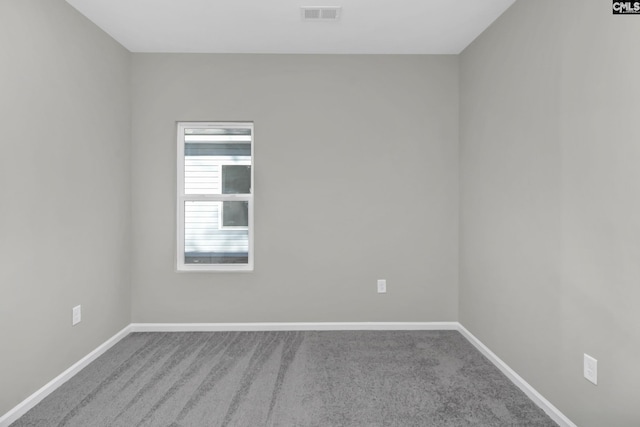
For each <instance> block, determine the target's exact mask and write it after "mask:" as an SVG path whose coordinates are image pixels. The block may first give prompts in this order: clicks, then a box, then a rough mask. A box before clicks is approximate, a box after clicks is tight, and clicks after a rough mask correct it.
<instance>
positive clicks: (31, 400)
mask: <svg viewBox="0 0 640 427" xmlns="http://www.w3.org/2000/svg"><path fill="white" fill-rule="evenodd" d="M130 332H131V325H127V326H125V327H124V328H123V329H122V330H121V331H120V332H118V333H117V334H115V335H114V336H112V337H111V338H109V339H108V340H107V341H105V342H104V343H102V344H101V345H100V346H98V347H97V348H96V349H95V350H93V351H92V352H91V353H89V354H87V355H86V356H85V357H83V358H82V359H80V360H79V361H77V362H76V363H74V364H73V365H71V367H69V369H67V370H66V371H64V372H63V373H61V374H60V375H58V376H57V377H55V378H54V379H52V380H51V381H49V382H48V383H47V384H45V385H44V386H43V387H41V388H40V389H39V390H38V391H36V392H35V393H33V394H32V395H31V396H29V397H27V398H26V399H25V400H23V401H22V402H20V403H19V404H18V405H17V406H15V407H14V408H13V409H11V410H10V411H9V412H7V413H6V414H4V415H3V416H2V417H0V427H8V426H9V425H10V424H11V423H13V422H15V421H16V420H17V419H18V418H20V417H21V416H23V415H24V414H26V413H27V412H28V411H29V410H30V409H31V408H33V407H34V406H36V405H37V404H38V403H40V402H41V401H42V399H44V398H45V397H47V396H48V395H50V394H51V393H52V392H53V391H55V390H56V389H57V388H58V387H60V386H61V385H62V384H64V383H65V382H67V381H68V380H69V379H71V378H72V377H73V376H74V375H76V374H77V373H78V372H80V371H81V370H82V369H83V368H84V367H86V366H87V365H88V364H89V363H91V362H93V361H94V360H96V359H97V358H98V357H100V356H101V355H102V354H103V353H104V352H106V351H107V350H109V349H110V348H111V347H113V346H114V345H115V344H116V343H117V342H118V341H120V340H121V339H122V338H124V337H126V336H127V335H129V333H130Z"/></svg>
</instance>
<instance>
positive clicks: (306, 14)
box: [300, 6, 342, 21]
mask: <svg viewBox="0 0 640 427" xmlns="http://www.w3.org/2000/svg"><path fill="white" fill-rule="evenodd" d="M341 10H342V8H341V7H339V6H322V7H311V6H305V7H301V8H300V11H301V12H302V20H303V21H337V20H339V19H340V12H341Z"/></svg>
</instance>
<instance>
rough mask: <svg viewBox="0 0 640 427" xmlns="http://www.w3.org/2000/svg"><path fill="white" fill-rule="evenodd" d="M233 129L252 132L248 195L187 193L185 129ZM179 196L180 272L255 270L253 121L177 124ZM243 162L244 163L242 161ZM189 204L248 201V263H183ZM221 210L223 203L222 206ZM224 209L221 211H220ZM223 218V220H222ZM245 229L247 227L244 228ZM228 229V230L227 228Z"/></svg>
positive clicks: (178, 243)
mask: <svg viewBox="0 0 640 427" xmlns="http://www.w3.org/2000/svg"><path fill="white" fill-rule="evenodd" d="M222 127H232V128H236V129H250V130H251V162H250V163H249V164H250V165H251V189H250V191H249V194H185V191H184V190H185V183H184V163H185V156H184V148H185V142H184V135H185V129H191V128H203V129H205V128H214V129H215V128H222ZM177 128H178V130H177V132H178V135H177V142H178V143H177V146H178V154H177V181H176V182H177V197H176V205H177V206H176V212H177V213H176V219H177V220H176V230H177V233H176V235H177V240H176V243H177V244H176V246H177V250H176V253H177V264H176V270H177V271H202V272H230V271H240V272H242V271H244V272H247V271H253V258H254V250H253V247H254V245H253V236H254V229H253V189H254V171H253V169H254V158H255V156H254V150H253V143H254V141H255V131H254V126H253V122H178V123H177ZM243 163H244V162H243ZM188 201H213V202H226V201H246V202H248V203H249V207H248V209H249V227H248V238H249V245H248V247H249V249H248V250H249V253H248V258H249V259H248V262H247V264H187V263H185V262H184V255H185V254H184V237H185V232H184V228H185V215H184V204H185V202H188ZM221 207H222V203H221ZM221 211H222V209H221V210H220V212H221ZM221 218H222V217H221ZM245 228H246V227H245ZM225 229H227V227H225Z"/></svg>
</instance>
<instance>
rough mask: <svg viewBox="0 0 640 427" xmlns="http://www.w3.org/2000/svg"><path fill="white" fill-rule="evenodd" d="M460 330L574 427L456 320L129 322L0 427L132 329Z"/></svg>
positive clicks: (568, 426)
mask: <svg viewBox="0 0 640 427" xmlns="http://www.w3.org/2000/svg"><path fill="white" fill-rule="evenodd" d="M435 330H455V331H459V332H460V333H461V334H462V336H464V337H465V338H466V339H467V340H468V341H469V342H470V343H471V344H472V345H473V346H475V347H476V348H477V349H478V350H479V351H480V352H481V353H482V354H483V355H484V356H485V357H487V358H488V359H489V360H490V361H491V362H492V363H493V364H494V365H495V366H496V367H497V368H498V369H500V371H502V373H503V374H505V375H506V376H507V378H509V380H511V382H513V383H514V384H515V385H516V386H517V387H518V388H520V389H521V390H522V391H523V392H524V393H525V394H526V395H527V396H528V397H529V398H530V399H531V400H532V401H533V402H534V403H535V404H536V405H538V406H539V407H540V408H542V409H543V410H544V411H545V412H546V413H547V415H549V417H551V419H553V420H554V421H555V422H556V423H558V425H560V427H577V426H576V425H575V424H574V423H573V422H571V420H570V419H569V418H567V417H566V416H565V415H564V414H563V413H562V412H560V410H558V408H556V407H555V406H553V405H552V404H551V402H549V401H548V400H547V399H545V398H544V397H543V396H542V395H541V394H540V393H538V392H537V391H536V390H535V389H534V388H533V387H532V386H531V385H530V384H529V383H527V382H526V381H525V380H524V379H523V378H522V377H521V376H520V375H518V374H517V373H516V372H515V371H514V370H513V369H511V368H510V367H509V366H508V365H507V364H506V363H504V362H503V361H502V359H500V358H499V357H498V356H496V355H495V353H493V352H492V351H491V350H489V348H488V347H487V346H485V345H484V344H483V343H482V342H481V341H480V340H479V339H478V338H476V337H475V336H474V335H473V334H472V333H471V332H469V331H468V330H467V329H466V328H465V327H464V326H462V325H461V324H460V323H458V322H318V323H131V324H130V325H128V326H127V327H125V328H124V329H122V330H121V331H120V332H118V333H117V334H115V335H114V336H113V337H111V338H109V339H108V340H107V341H106V342H105V343H104V344H102V345H100V346H99V347H98V348H96V349H95V350H93V351H92V352H91V353H89V354H88V355H86V356H85V357H83V358H82V359H81V360H79V361H78V362H77V363H75V364H74V365H73V366H71V367H70V368H69V369H67V370H66V371H64V372H63V373H61V374H60V375H58V376H57V377H56V378H54V379H53V380H51V381H50V382H49V383H48V384H46V385H45V386H43V387H42V388H41V389H40V390H38V391H36V392H35V393H33V394H32V395H31V396H29V397H28V398H26V399H25V400H24V401H22V403H20V404H18V406H16V407H15V408H13V409H12V410H10V411H9V412H7V413H6V414H4V415H3V416H2V417H0V427H8V426H9V425H10V424H11V423H12V422H14V421H16V420H17V419H18V418H20V417H21V416H22V415H24V414H25V413H26V412H27V411H28V410H29V409H31V408H33V407H34V406H35V405H37V404H38V403H39V402H40V401H41V400H42V399H44V398H45V397H47V396H48V395H49V394H51V393H52V392H53V391H54V390H55V389H57V388H58V387H60V386H61V385H62V384H64V383H65V382H66V381H68V380H69V379H70V378H71V377H73V376H74V375H75V374H77V373H78V372H79V371H80V370H81V369H82V368H84V367H85V366H87V365H88V364H89V363H91V362H92V361H94V360H95V359H97V358H98V357H99V356H100V355H102V354H103V353H104V352H105V351H107V350H108V349H109V348H111V347H112V346H113V345H115V344H116V343H117V342H118V341H120V340H121V339H122V338H124V337H125V336H127V335H128V334H129V333H131V332H216V331H435Z"/></svg>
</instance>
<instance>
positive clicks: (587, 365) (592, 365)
mask: <svg viewBox="0 0 640 427" xmlns="http://www.w3.org/2000/svg"><path fill="white" fill-rule="evenodd" d="M584 377H585V378H586V379H588V380H589V381H591V382H592V383H594V384H595V385H598V361H597V360H596V359H594V358H593V357H591V356H589V355H588V354H586V353H585V355H584Z"/></svg>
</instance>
